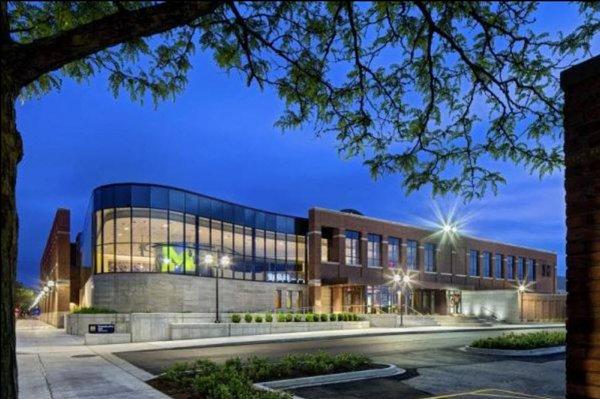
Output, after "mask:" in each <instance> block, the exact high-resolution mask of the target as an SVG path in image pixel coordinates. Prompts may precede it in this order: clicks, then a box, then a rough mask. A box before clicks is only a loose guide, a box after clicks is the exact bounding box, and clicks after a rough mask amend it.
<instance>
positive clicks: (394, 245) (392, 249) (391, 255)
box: [388, 237, 400, 268]
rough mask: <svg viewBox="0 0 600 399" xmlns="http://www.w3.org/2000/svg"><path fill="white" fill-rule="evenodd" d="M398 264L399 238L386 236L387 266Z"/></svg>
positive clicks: (396, 265)
mask: <svg viewBox="0 0 600 399" xmlns="http://www.w3.org/2000/svg"><path fill="white" fill-rule="evenodd" d="M399 264H400V239H399V238H396V237H388V267H392V268H394V267H398V265H399Z"/></svg>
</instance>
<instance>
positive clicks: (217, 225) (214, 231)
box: [210, 220, 222, 251]
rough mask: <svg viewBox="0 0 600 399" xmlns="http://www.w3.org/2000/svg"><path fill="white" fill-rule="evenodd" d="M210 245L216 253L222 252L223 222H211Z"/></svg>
mask: <svg viewBox="0 0 600 399" xmlns="http://www.w3.org/2000/svg"><path fill="white" fill-rule="evenodd" d="M210 244H211V247H212V249H213V250H214V251H220V250H222V246H221V222H220V221H218V220H211V221H210Z"/></svg>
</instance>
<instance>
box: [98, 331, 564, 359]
mask: <svg viewBox="0 0 600 399" xmlns="http://www.w3.org/2000/svg"><path fill="white" fill-rule="evenodd" d="M557 328H565V325H564V324H558V325H547V324H543V325H535V324H530V325H511V324H504V325H494V326H493V327H470V328H460V327H457V328H452V329H444V330H426V331H419V330H417V331H411V330H404V329H403V328H402V327H398V331H386V332H376V333H366V334H365V333H364V332H365V331H369V329H368V328H364V329H358V330H354V331H357V332H356V333H351V334H344V335H335V334H332V335H325V336H320V337H281V338H267V339H264V340H262V339H259V340H256V341H237V342H236V341H233V342H220V343H206V344H202V343H200V344H192V345H185V344H186V341H191V340H185V339H183V340H175V341H150V342H139V344H150V345H152V343H153V342H156V343H159V344H158V345H156V347H153V348H147V349H125V350H118V349H117V350H116V351H114V352H113V353H115V354H118V353H124V352H150V351H156V350H171V349H175V350H176V349H195V348H214V347H220V346H238V345H240V346H242V345H256V344H274V343H286V342H302V341H314V340H317V339H318V340H332V339H344V338H360V337H382V336H391V335H417V334H421V335H422V334H443V333H457V332H477V331H504V330H535V329H540V330H545V329H557ZM331 331H335V330H331ZM345 331H353V330H345ZM358 331H360V332H358ZM281 334H282V335H283V334H295V333H281ZM264 335H270V334H264ZM264 335H262V336H264ZM258 336H260V335H257V337H258ZM241 337H249V336H239V338H241ZM227 338H234V337H227ZM236 338H237V337H236ZM205 339H211V338H205ZM162 342H177V343H180V344H179V345H174V346H172V347H169V346H161V345H160V343H162ZM135 343H137V342H135ZM117 345H118V344H117ZM102 346H104V347H105V348H106V349H107V350H108V349H110V345H102ZM111 352H112V351H111Z"/></svg>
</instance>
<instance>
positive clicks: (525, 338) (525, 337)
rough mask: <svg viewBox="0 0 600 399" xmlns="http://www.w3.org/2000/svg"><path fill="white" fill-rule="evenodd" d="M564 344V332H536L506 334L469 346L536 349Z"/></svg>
mask: <svg viewBox="0 0 600 399" xmlns="http://www.w3.org/2000/svg"><path fill="white" fill-rule="evenodd" d="M565 342H566V333H565V332H564V331H537V332H530V333H524V334H517V333H506V334H502V335H500V336H498V337H490V338H482V339H478V340H476V341H474V342H473V343H472V344H471V346H472V347H475V348H487V349H536V348H547V347H549V346H562V345H564V344H565Z"/></svg>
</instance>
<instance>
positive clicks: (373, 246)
mask: <svg viewBox="0 0 600 399" xmlns="http://www.w3.org/2000/svg"><path fill="white" fill-rule="evenodd" d="M367 240H368V243H367V266H370V267H379V266H381V236H380V235H379V234H367Z"/></svg>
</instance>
